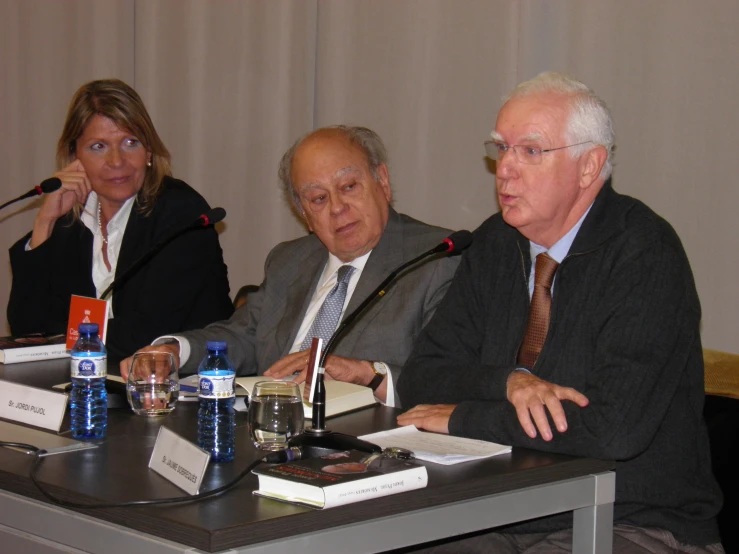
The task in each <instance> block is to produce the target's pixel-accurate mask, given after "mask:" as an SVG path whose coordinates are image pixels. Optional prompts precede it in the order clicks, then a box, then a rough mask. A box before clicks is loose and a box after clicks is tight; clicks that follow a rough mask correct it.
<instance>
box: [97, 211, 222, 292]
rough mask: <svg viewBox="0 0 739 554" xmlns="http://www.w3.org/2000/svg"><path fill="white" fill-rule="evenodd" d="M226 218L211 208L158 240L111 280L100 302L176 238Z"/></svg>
mask: <svg viewBox="0 0 739 554" xmlns="http://www.w3.org/2000/svg"><path fill="white" fill-rule="evenodd" d="M225 217H226V210H224V209H223V208H213V209H211V210H208V211H207V212H205V213H204V214H202V215H201V216H199V217H198V218H197V219H196V220H195V221H193V222H192V223H189V224H188V225H187V226H185V227H181V228H180V229H177V230H176V231H175V232H173V233H171V234H170V235H169V236H167V237H166V238H164V239H162V240H160V241H159V242H158V243H156V244H155V245H154V246H152V247H151V250H149V251H148V252H146V253H145V254H144V255H143V256H141V257H140V258H139V259H138V260H136V261H135V262H133V263H132V264H131V266H130V267H129V268H128V269H126V271H124V272H123V273H121V274H120V275H119V276H118V277H116V278H115V279H113V282H112V283H110V285H108V288H107V289H105V290H104V291H103V293H102V294H101V295H100V300H104V299H105V297H106V296H108V294H110V292H111V291H113V290H116V289H119V288H120V287H121V286H122V285H123V284H125V283H126V281H128V280H129V279H130V278H131V277H132V276H133V275H134V274H135V273H136V272H137V271H138V270H139V269H141V267H142V266H143V265H144V264H146V263H147V262H148V261H149V260H151V259H152V258H153V257H154V256H156V255H157V254H158V253H159V251H160V250H161V249H162V248H164V247H165V246H167V245H168V244H169V243H170V242H172V241H173V240H174V239H176V238H177V237H179V236H181V235H184V234H185V233H186V232H187V231H191V230H192V229H201V228H203V227H209V226H210V225H215V224H216V223H218V222H219V221H222V220H223V219H224V218H225Z"/></svg>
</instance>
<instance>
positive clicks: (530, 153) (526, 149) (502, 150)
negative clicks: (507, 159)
mask: <svg viewBox="0 0 739 554" xmlns="http://www.w3.org/2000/svg"><path fill="white" fill-rule="evenodd" d="M589 142H593V141H592V140H586V141H585V142H578V143H577V144H568V145H567V146H560V147H559V148H547V149H546V150H542V149H541V148H539V147H538V146H526V145H521V144H506V143H505V142H500V141H498V140H486V141H485V152H486V153H487V155H488V158H490V159H491V160H502V159H503V156H505V155H506V153H507V152H508V151H509V150H513V152H514V153H515V154H516V159H517V160H518V161H519V162H521V163H522V164H528V165H539V164H540V163H541V155H542V154H546V153H547V152H554V151H555V150H563V149H565V148H572V147H573V146H580V145H581V144H587V143H589Z"/></svg>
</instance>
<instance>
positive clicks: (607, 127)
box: [506, 71, 616, 179]
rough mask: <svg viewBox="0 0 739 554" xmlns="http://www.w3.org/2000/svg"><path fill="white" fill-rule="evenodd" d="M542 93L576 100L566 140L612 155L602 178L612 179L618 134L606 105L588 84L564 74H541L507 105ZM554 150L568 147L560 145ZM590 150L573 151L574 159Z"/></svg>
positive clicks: (518, 89) (516, 91)
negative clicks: (601, 148) (591, 145)
mask: <svg viewBox="0 0 739 554" xmlns="http://www.w3.org/2000/svg"><path fill="white" fill-rule="evenodd" d="M542 92H554V93H561V94H566V95H569V96H572V101H571V108H570V117H569V120H568V121H567V129H566V130H565V140H567V142H568V144H578V143H580V142H588V141H589V142H592V143H593V144H600V145H602V146H604V147H605V149H606V151H607V152H608V158H606V163H604V164H603V169H602V170H601V172H600V176H601V177H602V178H603V179H608V177H610V176H611V172H612V171H613V147H614V144H615V142H616V134H615V133H614V131H613V118H612V117H611V112H610V110H609V109H608V106H606V103H605V102H604V101H603V100H601V99H600V98H599V97H598V96H597V95H596V94H595V92H593V90H592V89H590V88H589V87H588V86H587V85H585V84H584V83H582V82H580V81H578V80H576V79H573V78H572V77H569V76H568V75H565V74H563V73H556V72H553V71H548V72H545V73H540V74H539V75H537V76H536V77H534V78H533V79H531V80H530V81H525V82H523V83H521V84H520V85H518V86H517V87H516V88H515V89H513V92H511V94H510V96H508V98H506V101H507V100H510V99H511V98H516V97H520V96H527V95H529V94H537V93H542ZM553 146H555V147H557V146H564V145H559V144H557V145H553ZM588 148H589V145H588V144H582V145H580V146H575V147H574V148H570V149H569V150H570V156H571V157H573V158H576V157H577V156H580V155H581V154H582V153H583V152H585V151H587V150H588Z"/></svg>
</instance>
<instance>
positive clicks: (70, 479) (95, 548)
mask: <svg viewBox="0 0 739 554" xmlns="http://www.w3.org/2000/svg"><path fill="white" fill-rule="evenodd" d="M24 366H25V367H24ZM67 378H68V369H67V365H66V364H65V363H63V362H62V363H60V361H56V362H53V361H47V362H32V363H29V364H14V365H9V366H3V365H1V364H0V379H3V380H10V381H14V382H19V383H23V384H28V385H31V386H39V387H43V388H48V386H49V385H50V384H55V383H58V382H63V381H65V380H67ZM0 386H1V384H0ZM196 412H197V403H185V402H180V403H178V405H177V408H176V410H175V411H174V412H173V413H172V414H170V415H169V416H166V417H162V418H157V419H147V418H143V417H137V416H135V415H133V413H132V412H130V411H129V410H127V409H117V410H109V418H108V419H109V423H108V436H107V438H106V439H104V440H103V441H100V443H99V448H96V449H91V450H85V451H79V452H72V453H66V454H60V455H55V456H50V457H47V458H46V459H45V461H44V462H43V465H42V467H41V469H40V471H39V474H38V476H39V478H40V480H41V481H42V482H43V483H44V485H45V486H46V487H48V489H49V490H50V491H51V492H52V493H53V494H55V495H58V496H59V497H61V498H63V499H65V500H71V501H76V502H111V501H113V502H119V501H129V500H138V499H151V498H166V497H172V496H181V495H183V494H184V493H182V491H180V490H179V489H178V488H176V487H175V486H174V485H172V484H171V483H169V482H168V481H166V480H165V479H164V478H162V477H160V476H159V475H158V474H156V473H154V472H153V471H151V470H149V469H148V467H147V464H148V461H149V457H150V455H151V451H152V449H153V447H154V442H155V440H156V436H157V433H158V431H159V427H160V426H161V425H164V426H166V427H168V428H170V429H171V430H173V431H174V432H176V433H178V434H179V435H181V436H183V437H184V438H186V439H188V440H191V441H195V439H196V431H197V423H196ZM397 413H398V412H397V410H394V409H391V408H385V407H380V406H377V407H374V408H369V409H366V410H362V411H359V412H355V413H352V414H347V415H344V416H341V417H338V418H335V419H331V420H329V422H328V423H329V427H330V428H332V429H334V430H336V431H342V432H346V433H351V434H355V435H361V434H365V433H370V432H373V431H377V430H382V429H388V428H392V427H394V426H395V416H396V415H397ZM236 434H237V440H236V452H237V454H236V460H235V461H234V462H233V463H230V464H213V465H211V466H210V467H209V468H208V471H207V473H206V477H205V479H204V482H203V487H202V490H209V489H211V488H215V487H217V486H219V485H221V484H223V483H225V482H227V481H229V480H230V479H231V478H232V477H234V476H235V475H237V474H238V473H239V472H240V471H241V470H242V469H243V468H245V467H246V466H247V465H248V464H249V463H250V462H252V461H253V460H254V459H256V458H257V457H258V452H257V450H256V449H255V448H254V447H253V445H252V444H251V442H250V441H249V439H248V432H247V427H246V414H245V413H239V414H237V433H236ZM64 436H67V435H64ZM30 465H31V460H30V457H29V456H26V455H24V454H22V453H19V452H15V451H10V450H7V449H0V541H2V542H0V545H3V547H2V548H0V550H3V551H8V552H11V551H16V550H17V549H18V547H21V548H26V549H28V548H30V547H31V546H32V547H33V548H36V549H37V550H33V551H34V552H35V551H39V552H44V551H48V552H59V551H64V552H77V551H79V552H105V553H117V552H120V553H121V554H124V553H125V554H130V553H132V552H136V553H143V552H197V551H206V552H218V551H224V550H229V551H231V552H268V551H269V552H272V553H274V552H281V551H289V550H290V549H296V550H298V549H299V550H300V551H301V552H322V553H329V552H381V551H385V550H390V549H392V548H399V547H402V546H406V545H410V544H417V543H420V542H424V541H428V540H434V539H437V538H441V537H445V536H450V535H455V534H460V533H467V532H471V531H475V530H479V529H484V528H490V527H494V526H499V525H503V524H506V523H511V522H515V521H521V520H524V519H530V518H534V517H539V516H542V515H547V514H552V513H558V512H565V511H573V512H574V525H575V544H574V551H575V552H598V553H602V552H607V551H610V535H611V532H612V531H611V530H612V510H613V495H614V484H615V476H614V474H613V473H612V472H611V471H610V470H611V469H613V467H614V465H613V463H611V462H603V461H598V460H591V459H582V458H572V457H567V456H558V455H550V454H543V453H540V452H533V451H529V450H525V449H514V450H513V452H512V453H510V454H507V455H503V456H498V457H495V458H491V459H488V460H483V461H479V462H470V463H465V464H459V465H456V466H440V465H436V464H426V466H427V468H428V473H429V485H428V487H427V488H425V489H422V490H418V491H412V492H408V493H402V494H398V495H394V496H389V497H385V498H378V499H374V500H368V501H365V502H360V503H356V504H350V505H348V506H342V507H338V508H333V509H329V510H324V511H320V510H311V509H308V508H303V507H299V506H293V505H290V504H284V503H280V502H276V501H273V500H269V499H266V498H259V497H255V496H254V495H252V491H253V490H254V488H255V487H256V482H257V480H256V477H255V476H253V475H250V476H248V477H247V478H245V479H244V480H243V481H241V482H240V483H239V485H238V486H237V487H235V488H234V489H233V490H232V491H230V492H228V493H226V494H224V495H222V496H220V497H218V498H214V499H209V500H205V501H202V502H199V503H195V504H188V505H173V506H165V507H139V508H116V509H87V510H68V509H65V508H60V507H58V506H56V505H53V504H51V503H49V502H48V501H46V500H45V499H44V498H43V496H42V495H41V494H40V493H39V491H38V490H37V489H36V488H35V487H34V485H33V483H32V482H31V481H30V479H29V476H28V475H29V468H30ZM42 545H43V548H44V549H46V550H43V549H42V548H41V547H42ZM62 545H63V546H62ZM9 546H13V547H16V550H14V549H13V548H9ZM55 548H58V549H55ZM26 551H29V550H26Z"/></svg>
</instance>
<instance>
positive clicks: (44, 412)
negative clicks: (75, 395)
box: [0, 381, 67, 433]
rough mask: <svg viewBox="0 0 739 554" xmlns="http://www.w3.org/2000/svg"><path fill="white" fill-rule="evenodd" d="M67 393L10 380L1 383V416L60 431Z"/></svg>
mask: <svg viewBox="0 0 739 554" xmlns="http://www.w3.org/2000/svg"><path fill="white" fill-rule="evenodd" d="M66 409H67V395H66V394H62V393H58V392H52V391H48V390H43V389H37V388H35V387H29V386H26V385H19V384H18V383H11V382H9V381H2V385H0V417H3V418H5V419H10V420H12V421H19V422H20V423H26V424H28V425H35V426H36V427H43V428H44V429H51V430H52V431H56V432H57V433H58V432H59V428H60V427H61V426H62V419H63V418H64V410H66Z"/></svg>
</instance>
